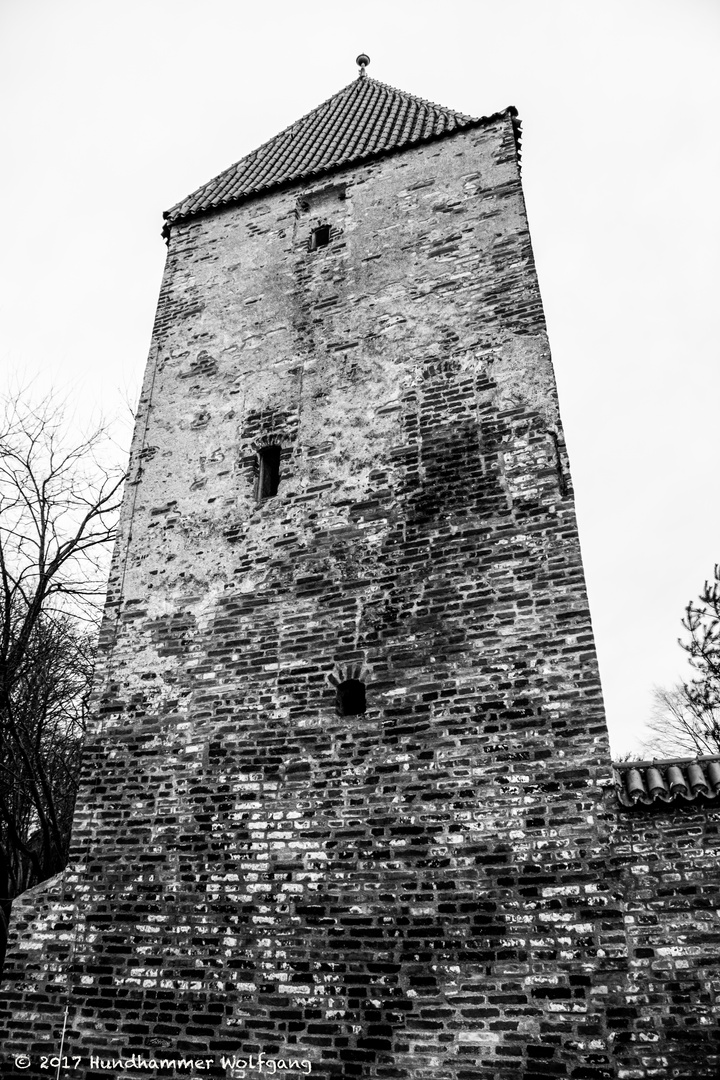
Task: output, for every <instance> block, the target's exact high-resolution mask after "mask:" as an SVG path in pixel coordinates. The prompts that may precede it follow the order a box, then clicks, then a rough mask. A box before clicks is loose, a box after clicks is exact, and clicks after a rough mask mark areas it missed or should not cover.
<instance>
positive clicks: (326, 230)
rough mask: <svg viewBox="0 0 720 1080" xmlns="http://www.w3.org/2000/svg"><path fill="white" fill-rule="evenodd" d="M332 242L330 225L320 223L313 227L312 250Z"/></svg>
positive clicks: (311, 235)
mask: <svg viewBox="0 0 720 1080" xmlns="http://www.w3.org/2000/svg"><path fill="white" fill-rule="evenodd" d="M329 243H330V226H329V225H320V226H318V228H317V229H313V231H312V233H311V234H310V250H311V251H315V250H316V249H317V248H319V247H325V246H326V245H327V244H329Z"/></svg>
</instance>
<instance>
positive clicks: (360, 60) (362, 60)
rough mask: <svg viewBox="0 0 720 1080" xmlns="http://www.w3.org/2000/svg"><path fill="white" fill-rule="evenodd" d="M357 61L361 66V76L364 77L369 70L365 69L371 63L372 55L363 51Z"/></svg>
mask: <svg viewBox="0 0 720 1080" xmlns="http://www.w3.org/2000/svg"><path fill="white" fill-rule="evenodd" d="M355 63H356V64H357V66H358V67H359V68H360V74H359V78H361V79H364V78H365V75H366V74H367V72H366V71H365V68H366V67H367V66H368V64H369V63H370V57H369V56H368V54H367V53H364V52H361V53H360V55H359V56H358V58H357V59H356V61H355Z"/></svg>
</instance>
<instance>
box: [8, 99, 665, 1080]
mask: <svg viewBox="0 0 720 1080" xmlns="http://www.w3.org/2000/svg"><path fill="white" fill-rule="evenodd" d="M319 225H327V226H328V227H329V229H330V243H329V244H328V245H327V246H323V247H320V248H318V250H316V251H309V250H308V248H309V239H310V235H311V232H312V229H313V228H315V227H317V226H319ZM267 445H277V446H279V447H280V486H279V489H278V494H277V495H276V496H275V497H274V498H271V499H268V500H266V501H264V502H262V503H260V504H258V501H257V498H256V484H257V477H256V473H257V467H258V453H259V451H260V450H261V449H262V447H264V446H267ZM103 633H104V642H105V648H106V659H105V664H104V671H105V679H104V682H103V686H102V689H101V692H100V695H99V700H98V705H97V710H96V721H95V724H94V727H93V731H92V733H91V736H90V738H89V743H88V748H87V752H86V756H85V764H84V784H83V788H82V795H81V798H80V800H79V804H78V809H77V814H76V822H75V828H74V852H73V862H72V866H71V868H70V869H69V870H68V871H67V872H66V875H65V878H64V882H63V884H62V888H63V890H64V892H63V896H64V897H65V901H64V903H65V906H62V905H61V904H60V901H59V900H57V901H55V902H54V903H53V902H51V901H50V900H45V901H40V900H37V901H36V900H35V898H28V899H27V901H26V902H25V903H24V904H23V905H21V907H20V909H19V913H17V912H16V919H15V923H16V927H17V931H18V940H17V942H16V945H15V947H14V950H11V956H10V960H9V963H8V991H7V993H6V999H5V1005H4V1006H3V1008H2V1010H0V1030H2V1031H3V1034H4V1036H5V1045H6V1046H7V1047H8V1048H9V1050H11V1051H22V1050H27V1049H29V1050H31V1052H32V1053H33V1054H35V1055H37V1054H38V1053H40V1052H41V1051H42V1050H43V1049H45V1050H46V1051H47V1050H48V1049H49V1048H52V1049H55V1050H56V1048H57V1046H58V1045H59V1040H60V1032H61V1029H62V1025H63V1018H64V1015H65V1009H66V1007H67V1010H68V1030H67V1034H66V1047H70V1048H71V1051H72V1053H73V1054H77V1055H79V1056H81V1058H82V1063H81V1064H80V1065H79V1066H78V1070H76V1072H75V1075H82V1076H83V1077H86V1078H87V1080H98V1078H99V1077H101V1076H107V1075H108V1072H107V1071H103V1069H102V1068H101V1067H100V1066H99V1065H97V1063H95V1064H93V1063H92V1062H91V1061H90V1055H91V1054H92V1055H102V1056H103V1058H104V1059H111V1058H112V1057H115V1056H117V1055H118V1054H121V1053H125V1054H131V1053H133V1052H141V1051H146V1052H150V1051H152V1050H155V1051H157V1053H160V1052H161V1051H162V1052H163V1053H164V1054H166V1055H168V1054H171V1053H174V1052H179V1053H184V1052H188V1053H192V1054H197V1055H202V1056H204V1055H210V1057H211V1058H212V1059H213V1060H214V1061H215V1062H217V1063H219V1062H220V1055H221V1054H233V1053H234V1054H237V1055H238V1056H240V1057H242V1056H244V1058H245V1059H247V1057H248V1055H250V1054H257V1053H258V1052H261V1051H262V1053H264V1054H266V1055H269V1056H271V1057H273V1058H281V1059H284V1060H298V1061H300V1060H302V1061H307V1062H309V1063H310V1064H311V1068H312V1073H313V1075H316V1076H319V1077H322V1078H328V1080H329V1078H340V1077H355V1076H357V1077H367V1078H380V1077H403V1078H410V1077H412V1078H414V1080H471V1078H472V1080H479V1078H487V1080H490V1078H492V1080H511V1078H512V1080H515V1078H517V1077H522V1078H523V1080H540V1078H541V1077H548V1076H561V1077H565V1076H567V1077H574V1078H577V1080H582V1078H584V1080H600V1078H603V1077H610V1076H615V1075H616V1064H615V1059H614V1058H613V1053H614V1050H613V1046H614V1044H613V1038H612V1036H613V1031H614V1029H613V1028H612V1027H611V1026H610V1027H609V1026H608V1022H607V1020H606V1016H605V1006H606V1002H607V999H608V994H609V993H610V994H611V996H612V995H613V994H614V995H616V996H617V999H618V1000H624V996H625V994H626V989H625V988H624V987H625V983H624V982H623V980H624V979H626V973H627V953H626V939H625V931H624V919H625V909H624V906H623V896H622V885H623V882H624V880H625V877H626V876H627V875H626V871H625V870H624V869H623V868H622V867H621V866H620V865H615V864H613V868H612V871H611V872H609V866H610V863H609V857H610V856H609V853H610V848H609V842H610V836H611V831H612V829H613V827H614V823H615V821H616V815H615V813H614V811H610V810H608V808H607V807H606V806H605V804H604V803H603V784H604V783H605V782H607V777H608V772H609V769H608V748H607V741H606V733H605V725H604V719H603V713H602V701H601V694H600V686H599V680H598V674H597V666H596V662H595V653H594V646H593V639H592V631H591V626H590V618H589V612H588V608H587V598H586V594H585V587H584V582H583V575H582V566H581V561H580V551H579V546H578V539H577V531H576V524H575V518H574V511H573V502H572V487H571V482H570V476H569V472H568V467H567V460H566V455H565V450H564V442H563V438H562V429H561V427H560V422H559V417H558V410H557V398H556V393H555V387H554V379H553V375H552V368H551V364H550V356H549V350H548V345H547V339H546V334H545V327H544V321H543V315H542V310H541V304H540V298H539V293H538V287H537V281H536V277H535V271H534V267H533V261H532V253H531V248H530V240H529V234H528V230H527V222H526V218H525V211H524V204H523V199H522V192H521V188H520V181H519V170H518V164H517V155H516V147H515V140H514V133H513V129H512V123H511V120H510V118H506V119H502V120H498V121H497V122H495V123H493V124H491V125H488V126H487V127H484V128H478V129H474V130H472V131H469V132H462V133H457V134H455V135H454V136H453V137H452V138H447V139H444V140H440V141H437V142H435V143H429V144H427V145H424V146H421V147H417V148H415V149H413V150H410V151H405V152H403V153H398V154H395V155H393V156H389V157H386V158H383V159H381V160H378V161H375V162H371V163H368V164H366V165H362V166H358V167H354V168H348V169H344V170H339V171H338V172H336V173H335V174H334V175H333V176H332V177H330V178H328V177H325V178H318V179H317V180H316V181H315V182H313V183H312V184H308V185H297V186H295V187H293V188H288V189H287V190H284V191H279V192H275V193H273V194H268V195H265V196H264V197H262V198H257V199H254V200H251V201H248V202H247V203H245V204H243V205H241V206H238V207H234V208H230V209H227V210H224V211H223V212H220V213H216V214H212V215H208V216H205V217H202V218H200V219H198V220H196V221H192V222H188V223H185V224H183V225H177V226H175V227H174V228H173V230H172V236H171V240H170V247H169V252H168V260H167V267H166V272H165V276H164V280H163V286H162V291H161V296H160V302H159V308H158V315H157V320H156V326H155V331H154V337H153V344H152V348H151V354H150V361H149V364H148V370H147V376H146V381H145V385H144V389H143V394H142V400H141V406H140V412H139V416H138V423H137V430H136V437H135V442H134V446H133V451H132V461H131V481H130V483H129V485H128V488H127V493H126V505H125V511H124V515H123V525H122V530H121V537H120V541H119V543H118V548H117V551H116V555H115V560H114V565H113V573H112V577H111V583H110V592H109V599H108V607H107V612H106V620H105V626H104V631H103ZM346 679H356V680H360V681H362V682H363V683H364V684H365V687H366V694H367V710H366V712H364V713H363V714H361V715H355V716H345V715H339V713H338V710H337V707H336V699H337V687H338V684H340V683H342V682H343V681H344V680H346ZM623 875H625V876H623ZM58 887H59V886H58V885H57V884H56V886H55V888H58ZM35 892H36V893H37V890H35ZM68 898H69V901H70V902H71V903H74V915H73V919H72V926H73V932H72V934H71V935H69V934H68V933H67V932H66V931H63V933H62V934H60V933H58V935H57V939H56V942H55V946H54V947H53V948H54V950H55V951H53V954H52V962H51V960H50V954H49V953H48V954H47V955H46V956H45V955H43V956H41V957H40V958H39V959H38V958H37V948H36V945H35V944H34V943H37V941H38V940H39V939H38V928H39V926H40V921H42V927H43V929H44V930H45V931H46V932H50V933H52V931H53V927H54V925H55V924H59V925H60V926H61V927H65V923H66V919H67V902H68ZM36 902H37V903H38V905H39V906H38V912H39V914H38V916H37V918H38V920H39V921H38V923H37V924H34V923H33V921H32V918H31V917H30V916H29V915H27V912H28V911H32V905H33V904H34V903H36ZM43 904H44V907H43ZM63 943H64V945H63ZM63 949H64V956H65V959H64V962H59V961H61V960H62V956H61V955H60V954H61V953H62V951H63ZM33 950H34V951H33ZM606 978H610V979H611V985H610V989H609V990H608V988H607V987H606V986H605V981H604V980H606ZM613 1000H614V999H613ZM29 1032H32V1035H31V1034H29ZM67 1052H68V1053H69V1052H70V1050H68V1051H67ZM215 1074H216V1075H225V1071H224V1069H223V1068H222V1067H221V1066H220V1065H219V1064H218V1066H217V1070H216V1072H215ZM26 1075H31V1074H30V1073H26ZM38 1075H43V1074H42V1073H38ZM113 1075H116V1076H119V1075H125V1073H124V1072H117V1071H116V1072H115V1073H113ZM127 1075H128V1076H130V1075H136V1073H135V1072H133V1071H132V1070H129V1071H127ZM203 1075H205V1073H204V1072H203ZM234 1075H236V1076H246V1075H247V1076H248V1077H250V1076H253V1077H254V1076H256V1075H257V1072H256V1071H253V1070H252V1069H251V1068H249V1067H248V1068H247V1069H246V1070H243V1069H239V1070H236V1072H235V1074H234ZM628 1075H630V1074H628ZM633 1075H635V1074H633ZM638 1075H639V1074H638ZM642 1075H646V1074H644V1073H643V1074H642ZM647 1075H648V1076H650V1075H653V1074H652V1073H651V1072H648V1073H647Z"/></svg>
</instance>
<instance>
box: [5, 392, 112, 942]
mask: <svg viewBox="0 0 720 1080" xmlns="http://www.w3.org/2000/svg"><path fill="white" fill-rule="evenodd" d="M65 430H66V428H65V418H64V414H63V411H62V408H61V407H60V406H59V405H58V402H57V399H56V398H55V397H54V396H52V395H51V396H50V397H48V398H46V399H45V400H44V401H41V402H38V403H34V402H31V401H30V400H29V398H28V397H27V395H24V394H23V393H22V392H19V393H16V394H14V395H11V396H8V397H6V398H5V399H4V400H2V402H1V404H0V909H1V910H0V916H1V917H0V958H1V956H2V952H3V951H4V934H3V926H4V925H5V926H6V922H7V916H8V914H9V902H10V900H11V899H12V898H13V897H15V896H17V895H18V894H19V893H20V892H22V891H23V890H24V889H26V888H28V887H30V886H31V885H34V884H36V883H37V882H39V881H43V880H44V879H45V878H47V877H50V876H51V875H52V874H55V873H57V872H58V871H59V870H61V869H62V868H63V866H64V865H65V861H66V858H67V848H68V843H69V837H70V826H71V819H72V811H73V805H74V801H75V793H76V789H77V776H78V769H79V762H80V752H81V745H82V736H83V732H84V727H85V718H86V712H87V703H88V699H89V694H90V690H91V683H92V676H93V667H94V658H95V638H96V633H97V627H98V623H99V617H100V613H101V611H100V605H101V599H102V596H103V594H104V589H105V582H106V578H107V568H108V563H109V556H110V547H111V544H112V542H113V540H114V538H115V528H116V523H117V517H118V511H119V507H120V500H121V494H122V485H123V480H124V476H123V473H122V470H121V469H120V468H119V467H118V466H117V460H118V458H119V456H120V454H119V452H118V449H117V448H116V447H115V446H114V445H113V443H112V440H111V439H110V438H109V436H108V432H107V429H106V428H105V427H103V426H102V425H99V426H98V427H97V428H96V429H95V430H94V431H92V432H90V434H89V435H86V436H84V437H82V438H81V439H80V440H79V441H78V442H77V443H76V444H75V445H68V440H67V437H66V435H65Z"/></svg>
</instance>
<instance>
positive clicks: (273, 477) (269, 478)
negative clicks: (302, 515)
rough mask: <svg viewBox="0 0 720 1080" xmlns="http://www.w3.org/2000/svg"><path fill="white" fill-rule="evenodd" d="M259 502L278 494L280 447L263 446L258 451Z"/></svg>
mask: <svg viewBox="0 0 720 1080" xmlns="http://www.w3.org/2000/svg"><path fill="white" fill-rule="evenodd" d="M258 466H259V471H258V488H257V492H258V502H262V500H263V499H271V498H272V496H273V495H277V489H278V484H279V483H280V447H279V446H263V448H262V449H261V450H260V451H259V453H258Z"/></svg>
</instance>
